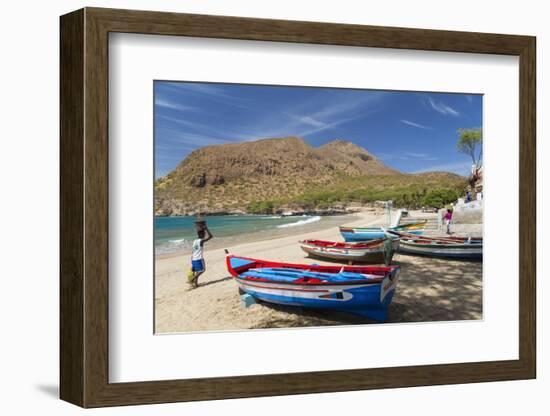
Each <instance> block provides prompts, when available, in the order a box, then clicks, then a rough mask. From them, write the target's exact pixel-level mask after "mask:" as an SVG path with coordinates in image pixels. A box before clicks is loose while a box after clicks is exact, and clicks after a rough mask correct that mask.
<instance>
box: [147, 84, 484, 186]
mask: <svg viewBox="0 0 550 416" xmlns="http://www.w3.org/2000/svg"><path fill="white" fill-rule="evenodd" d="M154 89H155V170H156V172H155V175H156V176H157V177H160V176H164V175H166V174H167V173H169V172H170V171H171V170H172V169H174V168H175V167H176V166H177V165H178V163H179V162H180V161H181V160H183V159H184V158H185V157H186V156H187V155H188V154H189V153H190V152H192V151H193V150H195V149H197V148H200V147H203V146H207V145H216V144H223V143H234V142H242V141H251V140H257V139H261V138H270V137H286V136H298V137H302V138H303V139H304V140H306V141H307V142H308V143H309V144H310V145H312V146H319V145H322V144H324V143H327V142H329V141H332V140H335V139H341V140H349V141H351V142H353V143H355V144H357V145H359V146H361V147H364V148H365V149H367V150H368V151H369V152H371V153H372V154H374V155H375V156H376V157H378V158H379V159H381V160H382V161H383V162H384V163H385V164H386V165H388V166H390V167H393V168H396V169H399V170H401V171H403V172H407V173H417V172H425V171H435V170H437V171H448V172H455V173H458V174H461V175H466V174H468V173H469V170H470V166H471V160H470V159H469V158H468V156H466V155H463V154H461V153H458V152H457V150H456V142H457V139H458V134H457V129H459V128H475V127H481V125H482V96H481V95H470V94H446V93H427V92H402V91H378V90H354V89H335V88H304V87H280V86H261V85H243V84H218V83H187V82H167V81H155V83H154Z"/></svg>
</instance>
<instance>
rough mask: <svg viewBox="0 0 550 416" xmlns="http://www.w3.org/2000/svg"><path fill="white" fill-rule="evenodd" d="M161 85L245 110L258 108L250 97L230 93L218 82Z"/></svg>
mask: <svg viewBox="0 0 550 416" xmlns="http://www.w3.org/2000/svg"><path fill="white" fill-rule="evenodd" d="M159 87H160V88H161V89H162V90H164V91H166V92H169V93H172V94H174V93H175V94H177V95H183V94H188V95H189V94H191V95H192V96H193V97H194V98H203V99H207V100H212V101H215V102H218V103H221V104H225V105H230V106H233V107H238V108H241V109H245V110H256V108H254V107H253V106H252V105H250V102H249V100H248V99H246V98H244V97H241V96H236V95H232V94H229V93H228V92H227V91H226V89H225V88H223V87H222V86H220V85H216V84H207V83H194V82H163V83H162V84H159Z"/></svg>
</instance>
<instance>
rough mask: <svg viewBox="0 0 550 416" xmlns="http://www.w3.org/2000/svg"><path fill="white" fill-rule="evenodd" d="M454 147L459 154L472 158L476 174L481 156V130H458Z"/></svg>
mask: <svg viewBox="0 0 550 416" xmlns="http://www.w3.org/2000/svg"><path fill="white" fill-rule="evenodd" d="M456 147H457V149H458V151H459V152H461V153H464V154H467V155H468V156H470V157H471V158H472V162H473V164H474V165H475V167H476V172H477V171H478V170H479V168H480V167H481V156H482V154H483V135H482V131H481V129H458V142H457V144H456ZM478 147H479V152H478Z"/></svg>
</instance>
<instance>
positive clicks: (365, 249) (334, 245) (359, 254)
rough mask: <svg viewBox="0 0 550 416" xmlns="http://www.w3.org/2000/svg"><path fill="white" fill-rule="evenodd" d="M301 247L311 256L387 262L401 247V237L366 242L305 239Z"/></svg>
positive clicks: (352, 260) (359, 261)
mask: <svg viewBox="0 0 550 416" xmlns="http://www.w3.org/2000/svg"><path fill="white" fill-rule="evenodd" d="M300 247H301V248H302V250H303V251H305V252H306V253H307V254H308V255H309V256H311V257H318V258H322V259H329V260H338V261H343V262H347V263H348V264H353V263H373V264H374V263H386V264H387V265H389V264H390V263H391V259H392V257H393V253H394V252H395V251H397V248H398V247H399V239H378V240H372V241H368V242H364V243H340V242H334V241H323V240H303V241H300Z"/></svg>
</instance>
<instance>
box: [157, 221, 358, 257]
mask: <svg viewBox="0 0 550 416" xmlns="http://www.w3.org/2000/svg"><path fill="white" fill-rule="evenodd" d="M196 219H197V218H196V217H194V216H192V217H156V218H155V252H156V253H157V254H170V253H178V252H188V251H189V250H190V248H191V245H192V243H193V240H194V239H195V238H197V237H196V231H195V221H196ZM204 219H206V222H207V224H208V228H209V229H210V231H211V232H212V234H213V235H214V239H212V240H211V241H210V242H209V243H208V247H209V248H220V247H229V246H231V245H233V244H238V243H241V242H246V241H258V240H263V239H268V238H276V237H283V236H286V235H292V234H300V233H303V232H309V231H314V230H318V229H323V228H328V227H330V226H338V225H340V224H342V223H344V222H347V221H349V217H348V216H329V217H321V216H290V217H281V216H277V215H220V216H208V217H205V218H204Z"/></svg>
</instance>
